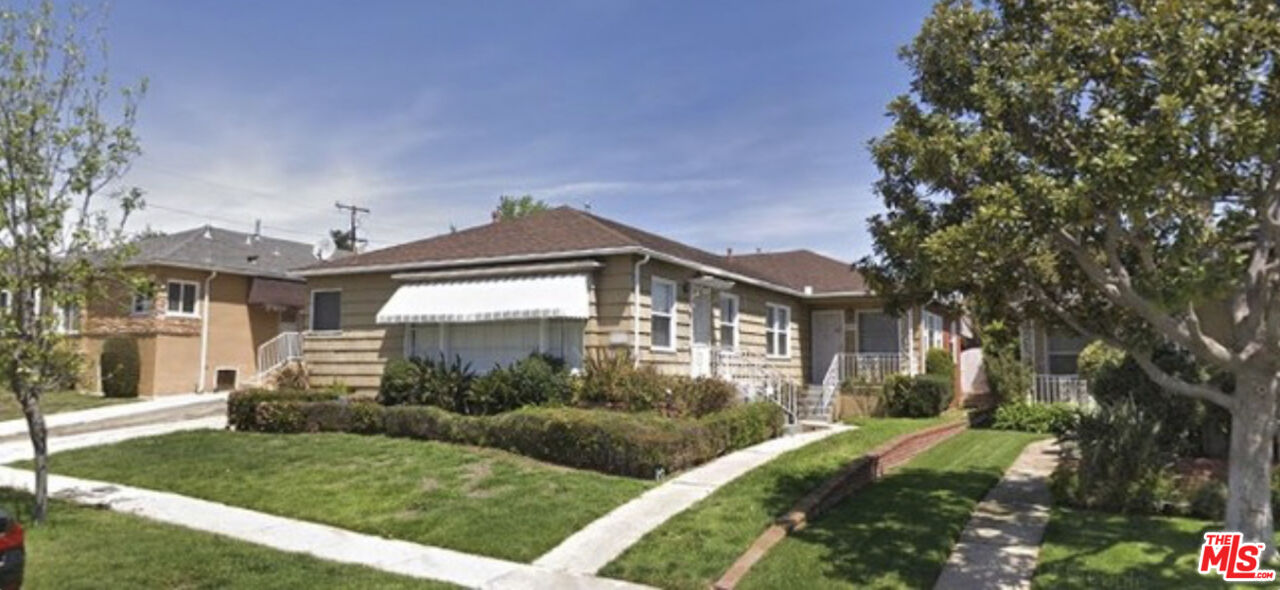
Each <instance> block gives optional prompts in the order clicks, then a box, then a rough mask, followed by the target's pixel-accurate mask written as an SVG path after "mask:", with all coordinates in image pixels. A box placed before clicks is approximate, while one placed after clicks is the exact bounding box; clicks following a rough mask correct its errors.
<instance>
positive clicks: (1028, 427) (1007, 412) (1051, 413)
mask: <svg viewBox="0 0 1280 590" xmlns="http://www.w3.org/2000/svg"><path fill="white" fill-rule="evenodd" d="M1078 417H1079V411H1078V410H1077V409H1076V408H1075V407H1073V406H1071V405H1069V404H1031V403H1027V402H1015V403H1009V404H1004V405H1002V406H1000V407H998V408H996V413H995V420H994V422H992V424H991V427H992V428H994V429H996V430H1021V431H1023V432H1035V433H1039V434H1054V435H1057V436H1064V435H1066V434H1067V433H1069V432H1071V431H1072V430H1074V429H1075V426H1076V421H1077V419H1078Z"/></svg>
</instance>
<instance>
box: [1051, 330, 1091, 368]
mask: <svg viewBox="0 0 1280 590" xmlns="http://www.w3.org/2000/svg"><path fill="white" fill-rule="evenodd" d="M1055 333H1059V334H1065V335H1066V336H1067V337H1068V338H1072V339H1084V344H1082V345H1081V346H1080V348H1079V349H1074V350H1072V349H1057V350H1055V349H1054V347H1053V340H1054V336H1055ZM1087 346H1089V340H1088V339H1087V338H1085V337H1083V336H1080V335H1079V334H1074V333H1069V332H1065V331H1063V330H1061V329H1056V330H1055V329H1050V330H1048V331H1046V332H1045V335H1044V370H1045V374H1047V375H1079V374H1080V353H1081V352H1084V349H1085V347H1087ZM1055 356H1057V357H1074V358H1075V359H1076V371H1075V372H1074V373H1055V372H1053V357H1055Z"/></svg>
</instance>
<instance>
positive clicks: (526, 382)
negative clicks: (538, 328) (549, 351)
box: [467, 354, 573, 414]
mask: <svg viewBox="0 0 1280 590" xmlns="http://www.w3.org/2000/svg"><path fill="white" fill-rule="evenodd" d="M572 397H573V380H572V378H571V377H570V375H569V373H568V371H566V370H565V367H564V361H562V360H560V359H558V358H556V357H553V356H548V355H543V354H532V355H530V356H528V357H527V358H524V359H521V360H520V361H517V362H515V363H513V364H511V365H509V366H507V367H500V366H499V367H494V369H493V370H492V371H490V372H489V374H487V375H484V376H482V377H478V378H476V379H475V381H473V382H472V383H471V391H470V393H469V395H468V397H467V406H468V408H470V409H471V412H469V413H472V414H497V413H500V412H506V411H510V410H515V409H518V408H523V407H525V406H540V405H545V404H549V403H550V404H565V403H568V402H569V401H570V400H571V399H572Z"/></svg>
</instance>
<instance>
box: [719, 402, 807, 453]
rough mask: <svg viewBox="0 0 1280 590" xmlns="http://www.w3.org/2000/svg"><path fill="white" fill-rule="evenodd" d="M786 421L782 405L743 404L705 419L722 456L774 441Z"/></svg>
mask: <svg viewBox="0 0 1280 590" xmlns="http://www.w3.org/2000/svg"><path fill="white" fill-rule="evenodd" d="M786 422H787V417H786V414H785V413H784V412H783V411H782V406H779V405H778V404H774V403H767V402H766V403H752V404H742V405H739V406H734V407H732V408H729V409H725V410H721V411H718V412H714V413H710V414H707V415H706V416H705V417H703V418H702V424H703V426H705V427H706V428H707V431H708V432H709V434H710V435H711V436H712V437H713V438H714V439H715V440H716V448H718V449H719V450H720V452H721V453H723V452H727V451H730V450H733V449H741V448H744V447H749V446H751V445H754V444H756V443H759V442H764V441H766V440H769V439H771V438H774V437H776V436H778V435H780V434H782V429H783V427H784V426H785V425H786Z"/></svg>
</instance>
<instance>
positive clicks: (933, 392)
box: [881, 375, 951, 418]
mask: <svg viewBox="0 0 1280 590" xmlns="http://www.w3.org/2000/svg"><path fill="white" fill-rule="evenodd" d="M881 396H882V397H883V400H884V408H885V411H886V412H887V413H888V414H889V415H890V416H893V417H901V418H925V417H930V416H937V415H939V414H941V413H942V411H943V410H945V409H946V408H947V406H948V405H950V404H951V379H949V378H946V377H942V376H939V375H915V376H910V375H893V376H891V377H889V378H888V379H886V380H885V382H884V389H883V391H882V392H881Z"/></svg>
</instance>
